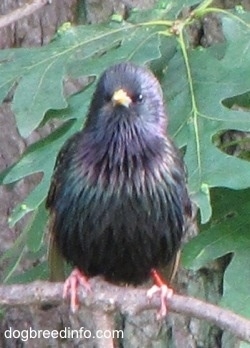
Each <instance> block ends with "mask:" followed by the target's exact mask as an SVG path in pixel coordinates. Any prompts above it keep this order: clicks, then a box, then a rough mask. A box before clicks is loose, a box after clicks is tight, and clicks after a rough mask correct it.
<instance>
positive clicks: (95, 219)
mask: <svg viewBox="0 0 250 348" xmlns="http://www.w3.org/2000/svg"><path fill="white" fill-rule="evenodd" d="M46 208H47V209H48V210H49V214H50V228H49V229H50V250H51V251H50V253H51V255H52V257H51V259H53V258H54V260H55V259H57V260H58V259H59V258H58V256H60V257H62V258H63V259H64V260H66V261H67V262H68V263H69V264H71V265H72V267H73V271H72V273H71V274H70V276H69V277H68V278H67V280H66V281H65V283H64V291H63V296H64V297H67V296H70V300H71V309H72V310H73V311H75V310H76V309H77V308H78V300H77V288H78V287H79V286H83V287H84V288H85V289H86V290H88V291H91V287H90V285H89V278H91V277H94V276H103V277H104V279H105V280H107V281H109V282H112V283H118V284H131V285H134V286H137V285H139V284H143V283H144V282H145V281H147V280H148V279H150V278H152V279H153V281H154V286H152V288H151V289H149V290H148V292H147V296H148V297H150V298H151V297H152V296H153V295H154V294H155V293H156V292H159V294H160V298H161V308H160V311H159V313H158V314H159V316H160V317H164V316H165V315H166V313H167V308H166V302H167V298H168V297H171V295H172V289H171V288H170V287H169V286H168V285H167V282H166V280H165V279H163V276H162V274H161V273H160V269H164V268H165V269H168V270H169V271H168V273H169V274H168V275H167V276H166V279H171V278H172V276H173V273H175V270H176V265H177V263H178V259H179V252H180V248H181V244H182V240H183V237H184V235H185V231H186V219H187V218H188V217H190V216H191V214H192V212H191V201H190V197H189V194H188V189H187V183H186V169H185V165H184V161H183V159H182V156H181V154H180V151H179V149H178V148H177V147H176V145H175V144H174V143H173V141H172V139H171V137H170V135H169V133H168V115H167V112H166V107H165V103H164V98H163V91H162V88H161V86H160V83H159V81H158V80H157V78H156V76H155V75H154V74H153V73H152V72H151V70H150V69H149V68H147V67H146V66H142V65H138V64H135V63H132V62H129V61H125V62H121V63H117V64H114V65H112V66H110V67H108V68H107V69H106V70H105V71H104V72H103V73H102V75H101V76H100V78H99V79H98V81H97V84H96V89H95V92H94V93H93V96H92V99H91V101H90V105H89V109H88V112H87V116H86V121H85V123H84V125H83V128H82V129H81V130H80V131H78V132H76V133H75V134H74V135H73V136H71V137H70V138H69V139H68V140H67V141H66V143H65V144H64V145H63V147H62V149H61V150H60V151H59V154H58V156H57V159H56V163H55V168H54V172H53V175H52V180H51V185H50V189H49V193H48V196H47V200H46ZM59 263H60V261H59ZM57 264H58V262H57Z"/></svg>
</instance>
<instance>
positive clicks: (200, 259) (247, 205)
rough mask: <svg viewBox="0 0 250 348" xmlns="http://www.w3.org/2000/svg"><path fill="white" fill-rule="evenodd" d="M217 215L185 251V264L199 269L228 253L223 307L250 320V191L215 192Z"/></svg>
mask: <svg viewBox="0 0 250 348" xmlns="http://www.w3.org/2000/svg"><path fill="white" fill-rule="evenodd" d="M211 196H212V205H213V212H214V213H213V216H212V220H211V221H210V222H209V223H208V224H206V225H205V226H204V231H203V232H201V233H200V234H199V235H198V237H196V238H194V239H193V240H192V241H191V242H189V243H188V244H187V245H186V247H185V248H184V253H183V263H184V265H185V266H186V267H187V268H191V269H193V270H197V269H199V268H201V267H203V266H205V265H206V264H207V263H208V262H209V261H211V260H215V259H216V258H218V257H221V256H223V255H226V254H232V255H233V257H232V260H231V262H230V264H229V266H228V267H227V269H226V271H225V274H224V282H223V298H222V301H221V304H222V305H223V306H225V307H227V308H230V309H232V310H233V311H235V312H237V313H239V314H241V315H244V316H246V317H249V318H250V307H249V306H247V305H246V303H249V299H250V298H249V296H250V295H249V289H250V253H249V250H250V219H249V211H250V189H246V190H242V191H232V190H228V189H214V190H212V195H211Z"/></svg>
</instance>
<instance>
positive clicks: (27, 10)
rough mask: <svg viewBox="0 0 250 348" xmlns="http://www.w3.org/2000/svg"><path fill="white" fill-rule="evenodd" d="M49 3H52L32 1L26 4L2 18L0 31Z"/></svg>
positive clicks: (49, 1) (44, 0)
mask: <svg viewBox="0 0 250 348" xmlns="http://www.w3.org/2000/svg"><path fill="white" fill-rule="evenodd" d="M49 3H51V0H32V1H29V2H28V3H27V4H24V5H23V6H21V7H19V8H17V9H16V10H14V11H12V12H10V13H7V14H6V15H3V16H0V29H1V28H3V27H6V26H7V25H9V24H11V23H14V22H16V21H18V20H19V19H21V18H23V17H26V16H29V15H31V14H32V13H34V12H35V11H37V10H39V9H40V8H42V7H43V6H45V5H46V4H49Z"/></svg>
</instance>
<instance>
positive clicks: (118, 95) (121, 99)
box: [112, 89, 132, 108]
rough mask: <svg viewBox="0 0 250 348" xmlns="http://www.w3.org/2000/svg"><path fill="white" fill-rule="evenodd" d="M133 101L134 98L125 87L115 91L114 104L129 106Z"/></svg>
mask: <svg viewBox="0 0 250 348" xmlns="http://www.w3.org/2000/svg"><path fill="white" fill-rule="evenodd" d="M131 102H132V100H131V98H130V96H129V95H128V94H127V92H126V91H124V90H123V89H118V91H115V93H114V94H113V97H112V103H113V105H114V106H115V105H123V106H125V107H126V108H128V107H129V105H130V104H131Z"/></svg>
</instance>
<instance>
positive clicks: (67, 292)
mask: <svg viewBox="0 0 250 348" xmlns="http://www.w3.org/2000/svg"><path fill="white" fill-rule="evenodd" d="M79 286H82V287H83V288H84V289H85V290H86V291H87V292H91V287H90V285H89V282H88V278H87V277H86V276H85V275H84V274H83V273H82V272H81V271H79V269H77V268H75V269H74V270H73V271H72V272H71V274H70V275H69V277H68V278H67V279H66V280H65V282H64V287H63V298H64V299H65V298H67V297H68V296H69V297H70V308H71V310H72V312H73V313H75V312H76V311H77V309H78V307H79V302H78V297H77V288H78V287H79Z"/></svg>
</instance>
